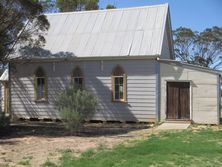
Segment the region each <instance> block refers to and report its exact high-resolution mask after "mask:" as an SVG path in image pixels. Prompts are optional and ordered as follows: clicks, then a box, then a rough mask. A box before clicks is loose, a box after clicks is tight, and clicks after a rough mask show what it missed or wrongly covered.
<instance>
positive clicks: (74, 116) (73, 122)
mask: <svg viewBox="0 0 222 167" xmlns="http://www.w3.org/2000/svg"><path fill="white" fill-rule="evenodd" d="M96 105H97V99H96V97H94V96H93V95H91V94H90V93H89V92H87V91H86V90H84V89H79V88H76V87H74V86H73V87H71V88H67V89H66V90H65V91H63V92H62V93H61V94H59V96H58V98H57V106H58V109H59V112H60V116H61V119H62V121H63V122H64V124H65V127H66V128H67V129H68V130H70V131H71V132H73V130H76V129H78V128H79V127H81V126H82V124H83V123H84V121H85V119H86V118H87V117H88V116H89V114H92V113H93V112H94V111H95V108H96Z"/></svg>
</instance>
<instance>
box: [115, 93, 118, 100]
mask: <svg viewBox="0 0 222 167" xmlns="http://www.w3.org/2000/svg"><path fill="white" fill-rule="evenodd" d="M115 99H116V100H119V92H115Z"/></svg>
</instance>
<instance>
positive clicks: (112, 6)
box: [106, 4, 116, 9]
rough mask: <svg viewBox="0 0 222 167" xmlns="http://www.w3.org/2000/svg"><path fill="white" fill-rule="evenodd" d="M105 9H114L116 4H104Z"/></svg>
mask: <svg viewBox="0 0 222 167" xmlns="http://www.w3.org/2000/svg"><path fill="white" fill-rule="evenodd" d="M106 9H116V6H115V5H111V4H108V5H107V6H106Z"/></svg>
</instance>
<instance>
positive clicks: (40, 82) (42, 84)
mask: <svg viewBox="0 0 222 167" xmlns="http://www.w3.org/2000/svg"><path fill="white" fill-rule="evenodd" d="M46 87H47V86H46V75H45V72H44V71H43V69H42V68H41V67H39V68H37V70H36V71H35V78H34V89H35V99H36V100H40V101H41V100H46V98H47V91H46V89H47V88H46Z"/></svg>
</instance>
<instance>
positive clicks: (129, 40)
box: [43, 4, 168, 57]
mask: <svg viewBox="0 0 222 167" xmlns="http://www.w3.org/2000/svg"><path fill="white" fill-rule="evenodd" d="M167 12H168V4H163V5H156V6H145V7H135V8H125V9H112V10H97V11H84V12H68V13H55V14H47V18H48V20H49V23H50V29H49V31H48V32H47V33H46V34H45V39H46V44H45V46H44V48H43V50H44V51H49V52H50V54H51V55H53V56H54V55H58V54H59V53H61V52H62V53H65V54H63V56H65V55H66V53H69V54H68V55H69V56H70V55H71V56H75V57H100V56H103V57H104V56H110V57H113V56H153V55H160V54H161V47H162V40H163V34H164V28H165V22H166V18H167ZM44 53H45V52H44ZM45 54H46V53H45ZM43 57H44V56H43ZM54 57H56V56H54Z"/></svg>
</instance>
